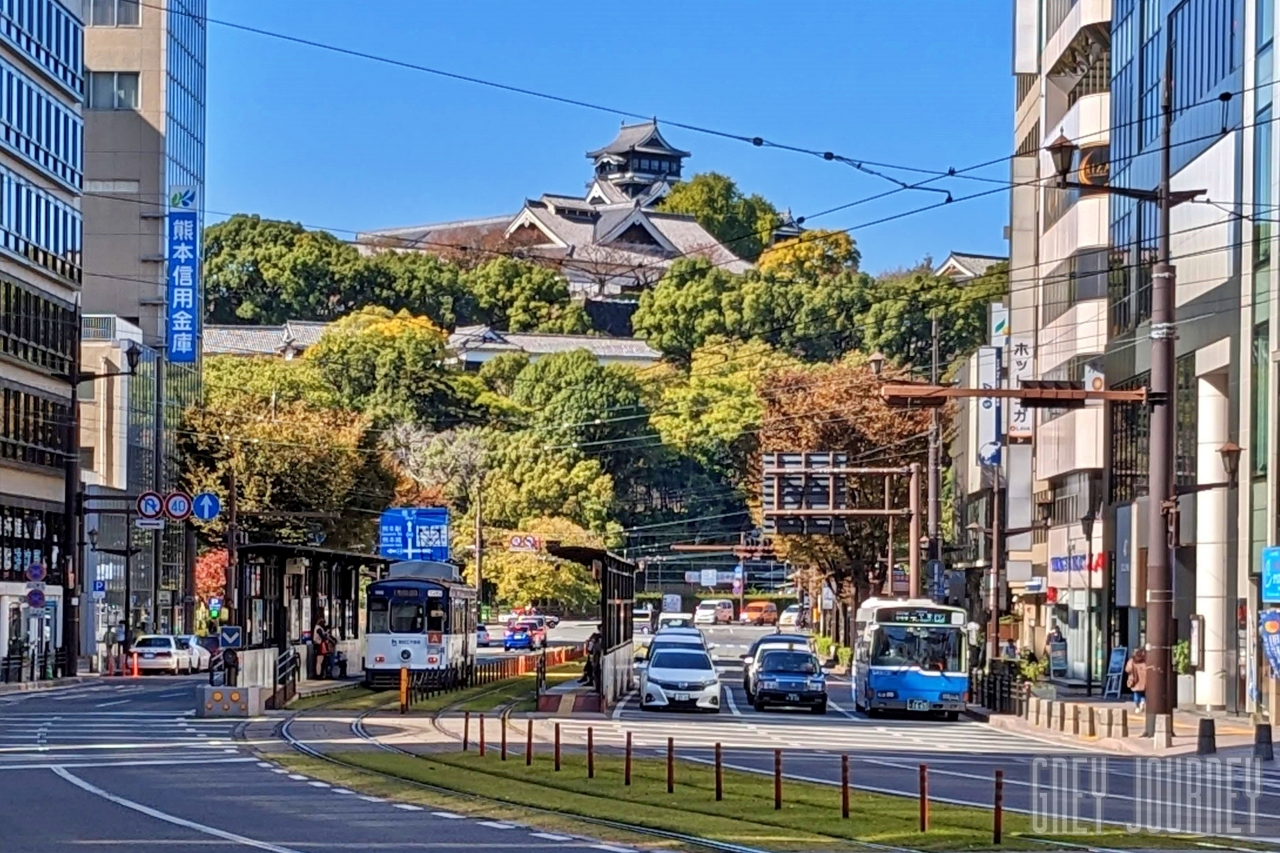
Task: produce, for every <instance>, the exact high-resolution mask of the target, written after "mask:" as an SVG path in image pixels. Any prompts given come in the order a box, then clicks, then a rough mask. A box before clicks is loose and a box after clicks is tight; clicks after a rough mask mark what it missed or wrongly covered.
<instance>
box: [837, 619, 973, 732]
mask: <svg viewBox="0 0 1280 853" xmlns="http://www.w3.org/2000/svg"><path fill="white" fill-rule="evenodd" d="M965 619H966V614H965V611H964V610H963V609H962V608H959V607H948V606H946V605H942V604H935V603H934V602H932V601H929V600H927V599H899V600H896V601H895V600H892V599H882V598H872V599H869V600H867V601H866V602H864V603H863V604H862V606H861V607H859V608H858V612H857V615H856V623H857V625H856V628H857V635H858V640H857V647H856V648H855V649H854V656H853V704H854V707H855V708H856V709H857V710H859V711H865V712H866V713H867V714H868V716H875V715H877V714H879V713H880V712H882V711H907V712H910V713H921V714H942V715H944V716H945V717H946V718H947V719H949V720H954V719H956V718H957V717H958V716H959V715H960V712H961V711H963V710H964V707H965V699H966V694H967V693H968V692H969V646H970V644H971V643H972V641H973V638H974V636H975V635H976V631H977V628H978V626H976V625H967V624H966V623H965Z"/></svg>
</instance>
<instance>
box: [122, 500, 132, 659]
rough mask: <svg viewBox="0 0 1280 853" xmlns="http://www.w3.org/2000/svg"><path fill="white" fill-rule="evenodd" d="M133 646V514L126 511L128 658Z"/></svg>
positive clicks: (125, 566)
mask: <svg viewBox="0 0 1280 853" xmlns="http://www.w3.org/2000/svg"><path fill="white" fill-rule="evenodd" d="M132 645H133V513H132V512H130V511H129V510H128V509H126V510H125V511H124V643H122V644H121V651H122V652H123V653H124V654H125V656H126V657H127V656H128V654H129V649H130V647H131V646H132Z"/></svg>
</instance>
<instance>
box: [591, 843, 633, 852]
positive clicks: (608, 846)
mask: <svg viewBox="0 0 1280 853" xmlns="http://www.w3.org/2000/svg"><path fill="white" fill-rule="evenodd" d="M591 846H592V847H594V848H595V849H597V850H608V851H609V853H636V851H635V848H633V847H615V846H613V845H612V844H592V845H591Z"/></svg>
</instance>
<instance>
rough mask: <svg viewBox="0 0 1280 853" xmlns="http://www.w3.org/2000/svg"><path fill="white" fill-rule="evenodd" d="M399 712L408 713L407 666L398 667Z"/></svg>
mask: <svg viewBox="0 0 1280 853" xmlns="http://www.w3.org/2000/svg"><path fill="white" fill-rule="evenodd" d="M400 713H401V714H407V713H409V667H407V666H402V667H400Z"/></svg>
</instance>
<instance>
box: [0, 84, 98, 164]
mask: <svg viewBox="0 0 1280 853" xmlns="http://www.w3.org/2000/svg"><path fill="white" fill-rule="evenodd" d="M83 136H84V123H83V122H82V121H81V119H80V117H79V116H78V115H76V113H75V111H74V110H72V109H69V108H68V107H66V106H64V105H63V104H62V103H61V102H60V101H58V100H57V99H55V98H53V97H52V96H51V95H50V94H49V93H48V92H47V91H46V90H45V88H44V87H43V86H42V85H41V84H39V83H37V82H36V81H34V80H32V79H31V78H30V77H28V76H27V75H26V74H24V73H22V71H20V70H18V68H17V67H16V66H14V65H11V64H9V63H8V62H5V61H3V60H0V144H2V145H3V146H4V147H5V148H8V149H9V150H11V151H13V152H14V153H15V154H17V155H18V156H20V157H22V158H23V159H24V160H26V161H27V162H28V163H30V164H32V165H33V166H35V167H37V168H39V169H41V170H43V171H44V172H45V173H47V174H48V175H49V176H50V177H53V178H55V179H57V180H58V181H60V182H61V183H63V184H64V185H65V186H67V187H68V188H70V189H76V190H78V189H80V186H81V184H82V182H83V176H82V174H81V171H82V164H83V157H84V154H83V147H84V146H83V142H82V140H83Z"/></svg>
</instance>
